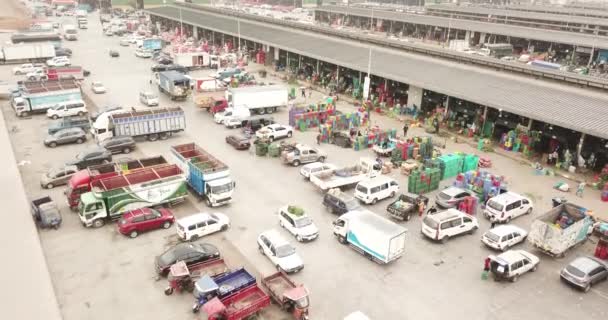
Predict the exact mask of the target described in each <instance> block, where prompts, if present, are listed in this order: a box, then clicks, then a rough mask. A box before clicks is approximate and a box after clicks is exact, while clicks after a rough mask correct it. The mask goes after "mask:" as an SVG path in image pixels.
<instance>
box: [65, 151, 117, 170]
mask: <svg viewBox="0 0 608 320" xmlns="http://www.w3.org/2000/svg"><path fill="white" fill-rule="evenodd" d="M106 162H112V153H111V152H110V151H108V150H106V149H104V148H102V147H92V148H89V149H87V150H85V151H82V152H80V153H79V154H77V155H76V159H75V160H72V161H69V162H67V163H66V165H73V166H76V167H78V170H83V169H86V168H87V167H89V166H92V165H97V164H102V163H106Z"/></svg>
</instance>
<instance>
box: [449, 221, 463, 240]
mask: <svg viewBox="0 0 608 320" xmlns="http://www.w3.org/2000/svg"><path fill="white" fill-rule="evenodd" d="M451 225H452V228H451V229H450V230H451V232H452V234H451V235H454V236H455V235H458V234H461V233H463V232H464V231H465V230H466V225H465V224H464V223H462V218H461V217H458V218H455V219H454V220H452V221H451Z"/></svg>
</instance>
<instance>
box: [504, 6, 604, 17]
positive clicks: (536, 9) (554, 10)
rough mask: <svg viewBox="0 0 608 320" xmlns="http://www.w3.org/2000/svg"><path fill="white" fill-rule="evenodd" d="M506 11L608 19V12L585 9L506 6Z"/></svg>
mask: <svg viewBox="0 0 608 320" xmlns="http://www.w3.org/2000/svg"><path fill="white" fill-rule="evenodd" d="M505 8H507V9H511V10H519V11H534V12H552V13H558V14H563V15H572V16H583V17H584V16H590V17H605V18H608V11H602V10H595V9H585V8H565V7H555V6H547V5H538V6H534V5H508V6H505Z"/></svg>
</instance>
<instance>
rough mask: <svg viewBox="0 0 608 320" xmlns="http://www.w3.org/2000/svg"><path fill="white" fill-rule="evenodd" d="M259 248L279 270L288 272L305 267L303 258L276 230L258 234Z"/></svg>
mask: <svg viewBox="0 0 608 320" xmlns="http://www.w3.org/2000/svg"><path fill="white" fill-rule="evenodd" d="M258 250H259V251H260V253H261V254H263V255H265V256H266V257H267V258H268V259H270V262H272V264H273V265H274V266H275V267H276V268H277V270H279V271H284V272H287V273H293V272H298V271H300V270H302V269H304V262H303V261H302V258H300V256H299V255H298V254H297V253H296V248H294V247H293V246H292V245H291V244H289V242H287V240H285V239H284V238H283V237H282V236H281V235H280V234H279V233H278V232H277V231H276V230H268V231H264V232H262V233H261V234H260V235H259V236H258Z"/></svg>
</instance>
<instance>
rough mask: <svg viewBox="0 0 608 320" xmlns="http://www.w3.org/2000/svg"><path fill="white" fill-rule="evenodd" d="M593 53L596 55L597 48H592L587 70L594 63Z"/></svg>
mask: <svg viewBox="0 0 608 320" xmlns="http://www.w3.org/2000/svg"><path fill="white" fill-rule="evenodd" d="M593 53H595V48H593V47H592V48H591V53H590V54H589V62H587V68H589V66H590V65H591V63H592V62H593Z"/></svg>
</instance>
